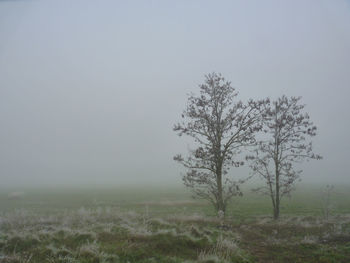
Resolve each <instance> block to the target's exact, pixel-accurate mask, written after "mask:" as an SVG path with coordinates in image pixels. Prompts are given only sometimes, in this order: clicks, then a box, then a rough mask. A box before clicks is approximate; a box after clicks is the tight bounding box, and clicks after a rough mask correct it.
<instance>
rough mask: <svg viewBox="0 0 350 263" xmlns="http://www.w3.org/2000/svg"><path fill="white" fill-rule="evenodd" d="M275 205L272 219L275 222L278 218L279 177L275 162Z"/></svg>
mask: <svg viewBox="0 0 350 263" xmlns="http://www.w3.org/2000/svg"><path fill="white" fill-rule="evenodd" d="M275 172H276V204H275V207H274V211H273V218H274V219H275V220H277V219H278V218H279V216H280V175H279V171H278V162H276V171H275Z"/></svg>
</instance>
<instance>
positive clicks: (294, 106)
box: [247, 96, 321, 219]
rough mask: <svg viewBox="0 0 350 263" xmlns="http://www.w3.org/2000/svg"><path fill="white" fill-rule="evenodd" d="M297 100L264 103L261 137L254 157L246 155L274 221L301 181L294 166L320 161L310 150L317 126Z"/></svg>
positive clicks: (258, 189) (287, 99) (279, 99)
mask: <svg viewBox="0 0 350 263" xmlns="http://www.w3.org/2000/svg"><path fill="white" fill-rule="evenodd" d="M300 99H301V98H300V97H291V98H288V97H286V96H282V97H281V98H278V99H277V100H276V101H274V102H269V103H265V104H264V107H265V109H264V112H263V115H262V116H263V118H262V121H263V135H262V139H261V140H259V142H258V143H257V147H256V148H255V150H254V154H253V155H250V156H247V160H250V161H251V168H252V170H253V173H255V174H257V175H259V176H260V177H261V178H263V179H264V181H265V183H266V184H265V186H262V187H258V188H256V189H254V190H255V191H257V192H260V193H263V194H267V195H269V196H270V197H271V201H272V205H273V216H274V219H278V218H279V215H280V202H281V199H282V197H283V196H286V195H289V194H290V193H291V191H292V190H293V189H294V187H295V182H296V181H298V180H300V174H301V172H302V171H301V170H295V169H294V167H293V165H294V164H295V163H300V162H302V161H304V160H308V159H321V156H319V155H316V154H314V153H313V151H312V142H311V141H309V138H310V137H313V136H315V135H316V126H314V125H313V123H312V122H311V121H310V117H309V115H308V114H307V113H303V109H304V106H305V105H301V104H299V101H300Z"/></svg>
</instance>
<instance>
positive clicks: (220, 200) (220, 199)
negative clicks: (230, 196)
mask: <svg viewBox="0 0 350 263" xmlns="http://www.w3.org/2000/svg"><path fill="white" fill-rule="evenodd" d="M216 176H217V186H218V199H217V210H218V211H217V212H219V211H222V212H224V214H225V212H226V211H225V210H226V207H225V204H224V198H223V192H222V191H223V190H222V173H221V171H220V170H218V171H217V174H216Z"/></svg>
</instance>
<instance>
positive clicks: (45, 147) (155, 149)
mask: <svg viewBox="0 0 350 263" xmlns="http://www.w3.org/2000/svg"><path fill="white" fill-rule="evenodd" d="M212 71H216V72H221V73H222V74H223V75H224V77H225V78H226V79H228V80H231V81H232V84H233V86H235V87H237V89H238V91H239V92H240V98H241V99H243V100H244V99H247V98H249V97H252V98H260V97H261V98H262V97H267V96H270V97H277V96H280V95H282V94H286V95H296V96H299V95H301V96H303V102H304V103H305V104H307V107H306V110H307V111H308V112H309V113H310V115H311V118H312V119H313V121H314V122H315V124H316V125H317V126H318V128H319V134H318V136H317V138H316V139H315V140H314V143H315V151H316V152H318V153H321V154H322V155H323V156H324V160H322V161H319V162H316V161H315V162H310V163H307V165H304V174H303V180H304V181H308V182H313V181H314V182H319V181H325V182H331V181H333V180H336V181H338V182H339V181H341V182H347V183H350V176H349V172H348V170H349V168H348V165H347V162H348V155H349V152H350V150H349V149H350V139H349V135H348V134H349V132H348V130H349V128H350V117H349V116H348V115H349V113H350V106H349V103H348V101H349V95H350V87H349V83H350V2H349V1H341V0H339V1H334V0H332V1H331V0H329V1H323V0H315V1H311V0H309V1H305V0H300V1H294V0H293V1H277V0H276V1H267V0H265V1H260V0H257V1H243V0H242V1H199V0H198V1H86V0H84V1H35V0H33V1H19V0H18V1H0V122H1V129H0V179H1V184H2V185H3V186H6V185H9V186H16V185H23V184H28V185H36V184H38V185H50V184H60V185H66V184H70V183H72V184H92V183H94V184H119V183H132V182H138V181H139V182H141V183H150V182H154V181H157V180H160V181H161V182H162V183H166V182H172V183H173V182H180V178H181V176H180V175H179V172H180V170H181V169H180V167H179V166H178V165H177V164H176V163H174V162H173V161H172V156H173V155H174V154H175V153H178V152H182V153H185V152H186V142H185V141H184V140H183V139H181V138H178V137H177V136H176V134H175V133H174V132H173V131H172V126H173V124H174V123H175V122H176V121H177V120H179V116H180V114H181V111H182V109H183V108H184V105H185V102H186V94H187V93H189V92H191V91H193V92H196V91H198V84H200V83H201V82H203V79H204V74H206V73H209V72H212ZM245 172H247V170H245V169H243V170H242V169H241V170H239V174H240V175H242V174H243V175H244V173H245ZM233 173H234V170H233Z"/></svg>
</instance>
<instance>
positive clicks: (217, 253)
mask: <svg viewBox="0 0 350 263" xmlns="http://www.w3.org/2000/svg"><path fill="white" fill-rule="evenodd" d="M321 188H322V186H319V187H318V186H310V185H309V186H308V185H300V186H299V187H298V189H297V191H295V192H293V193H292V196H291V197H290V198H286V199H284V200H283V201H282V205H281V218H280V220H278V221H277V222H276V221H274V220H273V219H272V207H271V202H270V200H269V198H268V197H267V196H261V195H258V194H255V193H252V192H250V191H249V187H248V186H247V187H246V189H244V195H243V197H237V198H234V199H233V201H232V202H231V204H230V206H229V208H228V211H227V214H226V217H225V218H219V217H218V216H217V215H216V213H215V211H214V209H213V208H212V206H211V205H210V204H208V203H207V202H205V201H201V200H196V199H192V198H191V194H190V193H189V192H188V191H187V190H186V189H185V188H184V187H182V186H178V187H175V186H174V187H169V186H153V187H151V186H143V187H142V186H123V187H121V186H120V187H109V188H107V187H99V188H92V187H90V188H88V187H86V188H62V189H56V188H51V189H49V188H47V189H44V188H43V189H29V188H28V189H24V190H23V191H21V192H18V191H17V192H16V191H14V190H13V189H12V190H11V189H3V190H1V191H0V262H13V263H14V262H19V263H22V262H61V263H63V262H65V263H70V262H81V263H93V262H94V263H95V262H96V263H98V262H101V263H102V262H125V263H127V262H130V263H132V262H144V263H146V262H276V263H277V262H315V263H316V262H344V263H346V262H350V186H346V185H345V186H344V185H343V186H341V185H338V186H335V188H334V191H333V192H332V193H331V195H330V196H329V197H330V198H329V204H328V210H327V211H328V213H329V216H325V214H324V211H325V209H324V202H325V201H324V194H322V190H321Z"/></svg>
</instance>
